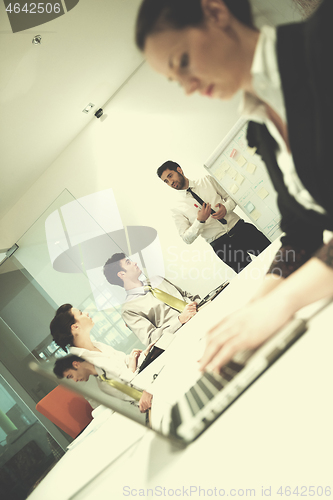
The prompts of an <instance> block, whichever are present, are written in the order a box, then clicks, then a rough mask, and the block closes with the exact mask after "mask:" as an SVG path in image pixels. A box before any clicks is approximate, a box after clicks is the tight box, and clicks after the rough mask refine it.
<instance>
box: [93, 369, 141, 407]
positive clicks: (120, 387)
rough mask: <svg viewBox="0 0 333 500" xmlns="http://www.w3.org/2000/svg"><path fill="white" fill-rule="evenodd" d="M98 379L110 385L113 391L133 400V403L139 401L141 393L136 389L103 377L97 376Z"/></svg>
mask: <svg viewBox="0 0 333 500" xmlns="http://www.w3.org/2000/svg"><path fill="white" fill-rule="evenodd" d="M99 378H100V379H101V380H102V381H103V382H106V383H107V384H109V385H111V387H113V388H114V389H117V390H118V391H120V392H123V393H124V394H127V396H130V397H131V398H133V399H135V401H140V399H141V396H142V391H138V389H134V387H130V386H129V385H126V384H123V383H122V382H118V380H113V379H110V378H106V377H105V376H104V375H99Z"/></svg>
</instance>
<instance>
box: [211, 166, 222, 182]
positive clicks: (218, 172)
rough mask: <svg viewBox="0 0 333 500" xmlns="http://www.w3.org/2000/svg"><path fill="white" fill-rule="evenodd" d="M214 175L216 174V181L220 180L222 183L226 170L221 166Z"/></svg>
mask: <svg viewBox="0 0 333 500" xmlns="http://www.w3.org/2000/svg"><path fill="white" fill-rule="evenodd" d="M213 173H214V175H215V177H216V179H218V180H219V181H220V180H221V179H223V177H224V176H225V170H223V169H222V168H221V166H219V167H217V168H216V169H215V170H214V171H213Z"/></svg>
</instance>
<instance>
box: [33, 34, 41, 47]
mask: <svg viewBox="0 0 333 500" xmlns="http://www.w3.org/2000/svg"><path fill="white" fill-rule="evenodd" d="M32 43H33V44H34V45H40V44H41V43H42V37H41V36H40V35H36V36H34V37H33V39H32Z"/></svg>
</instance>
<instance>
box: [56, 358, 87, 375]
mask: <svg viewBox="0 0 333 500" xmlns="http://www.w3.org/2000/svg"><path fill="white" fill-rule="evenodd" d="M74 361H79V363H83V361H85V359H83V358H80V357H79V356H75V354H70V355H69V356H64V357H63V358H58V359H57V360H56V362H55V363H54V367H53V373H54V374H55V375H56V377H57V378H64V372H65V371H67V370H76V368H74V367H73V363H74Z"/></svg>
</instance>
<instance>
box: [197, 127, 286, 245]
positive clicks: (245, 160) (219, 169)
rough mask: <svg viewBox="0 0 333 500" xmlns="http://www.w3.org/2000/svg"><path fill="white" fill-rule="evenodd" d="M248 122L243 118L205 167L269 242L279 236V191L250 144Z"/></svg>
mask: <svg viewBox="0 0 333 500" xmlns="http://www.w3.org/2000/svg"><path fill="white" fill-rule="evenodd" d="M247 127H248V121H247V120H246V119H244V118H240V119H239V120H238V121H237V123H236V124H235V125H234V127H233V128H232V129H231V130H230V132H229V133H228V135H227V136H226V137H225V138H224V139H223V140H222V141H221V142H220V144H219V145H218V146H217V148H216V149H215V151H214V152H213V153H212V154H211V156H210V157H209V158H208V160H207V161H206V162H205V164H204V167H205V168H206V169H207V170H208V172H209V174H210V175H211V176H212V177H214V178H215V179H216V180H217V181H218V182H219V184H221V186H222V187H223V189H224V190H225V191H227V193H228V194H229V196H230V197H231V198H232V199H233V200H234V201H235V202H236V203H237V205H239V207H240V208H241V209H242V210H243V212H244V213H246V215H247V216H248V217H249V219H250V220H251V221H252V222H253V223H254V224H255V225H256V226H257V227H258V229H260V230H261V231H262V232H263V233H264V234H265V235H266V236H267V238H269V239H270V241H273V240H275V239H276V238H278V237H280V236H281V234H282V231H281V229H280V220H281V215H280V211H279V208H278V205H277V193H276V191H275V189H274V187H273V184H272V182H271V180H270V177H269V175H268V173H267V170H266V166H265V164H264V162H263V161H262V159H261V157H260V156H259V155H258V154H256V148H250V147H249V146H248V144H247V139H246V132H247Z"/></svg>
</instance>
